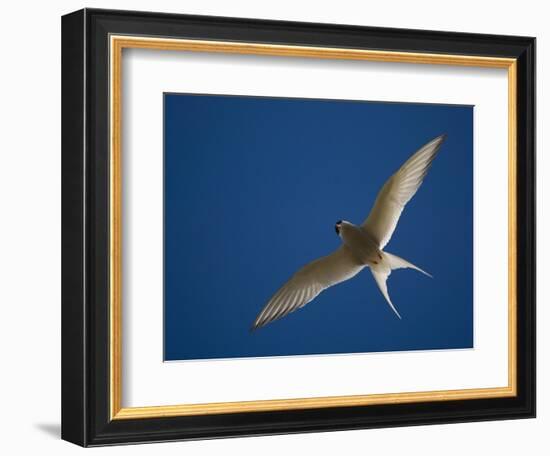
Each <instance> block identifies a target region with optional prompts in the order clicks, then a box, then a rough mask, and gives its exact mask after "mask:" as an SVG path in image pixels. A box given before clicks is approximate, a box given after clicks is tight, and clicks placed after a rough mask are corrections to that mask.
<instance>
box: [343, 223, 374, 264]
mask: <svg viewBox="0 0 550 456" xmlns="http://www.w3.org/2000/svg"><path fill="white" fill-rule="evenodd" d="M338 234H339V236H340V238H342V242H343V243H344V244H345V245H346V246H347V247H348V248H349V250H350V252H352V254H353V255H354V256H355V257H356V258H357V259H358V260H359V261H360V262H361V264H364V265H365V266H376V265H377V264H379V263H380V261H381V260H382V251H381V250H380V249H379V246H378V242H376V240H374V239H373V238H372V236H371V235H370V234H369V233H368V232H367V231H366V230H365V229H364V228H362V227H360V226H357V225H354V224H353V223H350V222H346V221H342V222H340V224H339V230H338Z"/></svg>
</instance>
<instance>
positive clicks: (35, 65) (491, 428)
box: [0, 0, 550, 456]
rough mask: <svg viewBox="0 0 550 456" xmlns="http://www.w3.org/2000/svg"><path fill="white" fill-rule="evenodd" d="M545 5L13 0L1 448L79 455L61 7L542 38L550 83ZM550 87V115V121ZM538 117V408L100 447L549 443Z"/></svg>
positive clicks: (484, 447) (3, 174)
mask: <svg viewBox="0 0 550 456" xmlns="http://www.w3.org/2000/svg"><path fill="white" fill-rule="evenodd" d="M544 5H545V2H542V1H534V0H533V1H531V0H523V1H521V2H517V1H516V2H508V1H487V2H481V1H479V0H477V1H469V0H460V1H455V2H442V1H422V0H420V1H410V0H409V1H406V0H403V1H401V0H399V1H393V2H390V1H386V2H380V1H377V2H367V1H362V2H352V1H347V0H338V1H322V2H321V1H313V0H308V1H302V2H298V1H296V0H294V1H283V0H278V1H271V2H269V3H267V2H261V1H253V0H250V1H247V0H231V1H227V0H226V1H224V0H187V1H183V0H180V1H177V2H176V1H172V2H171V1H168V0H155V1H152V0H148V1H145V0H103V1H94V0H88V1H87V2H84V3H81V2H79V1H70V0H66V1H54V2H36V4H34V5H33V4H32V3H31V2H23V1H20V2H17V3H16V2H9V3H8V2H4V4H3V8H2V15H1V21H0V34H1V38H2V39H1V40H0V49H1V54H0V55H1V57H2V65H1V68H0V80H1V84H0V125H1V129H0V158H1V160H0V195H1V196H0V198H1V205H0V208H1V211H2V212H1V224H0V234H1V235H0V277H1V278H2V279H1V281H0V305H1V306H2V310H3V314H2V318H1V319H0V353H1V361H2V367H1V368H0V370H1V374H0V386H1V387H0V421H1V423H0V429H1V434H0V435H1V437H0V448H1V449H2V453H4V454H23V453H30V452H31V451H34V452H36V453H38V452H40V453H42V452H44V453H52V454H71V453H72V452H77V451H78V448H77V447H75V446H73V445H71V444H68V443H66V442H62V441H61V440H59V437H58V434H59V420H60V418H59V416H60V413H59V408H60V405H59V404H60V372H59V371H60V367H59V365H60V191H61V185H60V65H61V61H60V16H61V15H62V14H64V13H67V12H70V11H73V10H76V9H79V8H81V7H83V6H88V7H99V8H116V9H139V10H151V9H154V10H157V11H167V12H178V13H193V14H211V15H223V16H241V17H256V18H265V19H288V20H298V21H312V22H332V23H349V24H360V25H374V26H389V27H407V28H419V29H435V30H451V31H467V32H481V33H497V34H520V35H531V36H536V37H537V38H538V43H537V44H538V81H544V80H549V77H550V75H549V74H548V73H549V72H550V70H549V69H548V68H550V67H549V59H550V55H549V51H548V49H549V44H548V42H549V41H550V29H549V28H548V20H547V18H548V12H547V11H545V10H546V8H545V7H544ZM549 101H550V100H549V95H548V93H547V92H546V91H545V90H544V86H543V84H542V83H539V84H538V106H539V108H538V118H539V122H538V125H539V126H541V125H542V121H544V119H548V118H550V112H549V108H550V103H549ZM544 133H545V132H544V131H543V129H542V127H540V128H538V150H539V154H538V175H539V183H538V202H539V204H538V233H539V238H538V248H539V263H538V277H539V280H538V282H539V292H538V303H539V306H538V321H539V325H538V327H539V333H538V334H539V337H538V359H539V366H538V382H539V391H538V418H537V419H536V420H521V421H505V422H488V423H473V424H458V425H456V424H455V425H443V426H429V427H414V428H400V429H382V430H369V431H353V432H349V431H348V432H337V433H324V434H308V435H293V436H277V437H261V438H247V439H230V440H217V441H205V442H187V443H170V444H157V445H155V446H154V447H151V446H149V445H141V446H132V447H121V448H118V449H117V450H114V449H111V448H102V449H99V450H93V451H94V454H105V453H107V452H112V451H118V452H120V454H130V452H132V454H149V453H151V452H152V451H154V452H155V453H156V454H180V453H182V452H187V453H186V454H197V455H205V454H220V453H223V454H237V453H243V454H262V455H266V454H280V453H283V454H284V453H287V454H299V453H300V452H306V453H307V454H309V453H316V454H334V453H340V454H367V453H368V454H381V453H383V454H390V455H391V454H400V453H406V454H408V455H409V454H411V455H416V454H419V455H420V454H421V455H432V454H433V455H441V454H444V455H446V456H450V455H461V456H463V455H464V454H465V452H473V454H518V453H522V454H535V455H536V454H543V452H544V450H543V449H546V451H548V448H549V447H550V443H549V442H548V437H547V434H548V429H550V394H549V393H548V389H547V388H545V385H547V384H548V383H549V381H550V378H549V369H548V365H549V362H548V356H549V348H550V336H549V334H548V333H545V332H544V329H545V326H544V324H543V323H542V322H545V321H547V320H548V317H549V312H548V310H547V309H546V307H545V305H546V303H547V301H548V299H549V298H550V296H549V289H548V282H549V281H548V278H547V275H548V273H549V272H550V269H549V265H548V260H547V258H545V257H547V256H548V254H550V251H549V243H548V240H547V239H548V238H547V237H546V236H544V233H545V232H548V231H549V230H550V226H549V224H550V220H549V219H548V205H547V207H546V208H544V207H543V203H544V202H545V201H547V199H548V197H549V196H550V195H549V194H548V192H549V190H550V184H548V183H544V182H543V179H542V177H541V176H546V173H548V172H550V169H549V163H550V161H549V159H548V157H547V156H546V155H545V154H543V153H542V151H543V150H544V143H543V137H544Z"/></svg>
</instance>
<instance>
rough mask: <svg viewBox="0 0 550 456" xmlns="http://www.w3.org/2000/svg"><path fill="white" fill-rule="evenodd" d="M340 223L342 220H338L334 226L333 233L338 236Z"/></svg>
mask: <svg viewBox="0 0 550 456" xmlns="http://www.w3.org/2000/svg"><path fill="white" fill-rule="evenodd" d="M341 223H342V220H338V221H337V222H336V225H334V231H336V234H340V224H341Z"/></svg>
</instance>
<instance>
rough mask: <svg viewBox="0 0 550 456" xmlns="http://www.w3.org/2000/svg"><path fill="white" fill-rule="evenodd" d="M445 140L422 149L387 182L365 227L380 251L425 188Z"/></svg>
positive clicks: (442, 138)
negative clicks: (427, 175) (429, 171)
mask: <svg viewBox="0 0 550 456" xmlns="http://www.w3.org/2000/svg"><path fill="white" fill-rule="evenodd" d="M445 137H446V135H441V136H438V137H437V138H435V139H432V140H431V141H430V142H429V143H428V144H426V145H424V146H423V147H421V148H420V149H419V150H418V151H417V152H416V153H415V154H414V155H413V156H412V157H411V158H409V159H408V160H407V161H406V162H405V163H404V164H403V166H401V168H399V170H398V171H397V172H396V173H395V174H394V175H393V176H392V177H390V178H389V179H388V180H387V181H386V183H385V184H384V186H383V187H382V189H381V190H380V192H379V193H378V196H377V197H376V201H375V203H374V206H373V208H372V210H371V211H370V214H369V216H368V217H367V219H366V220H365V221H364V222H363V225H362V227H363V228H364V229H365V230H366V231H367V232H368V233H369V234H370V235H371V236H372V237H373V238H374V239H375V240H376V241H377V242H378V245H379V248H380V249H383V248H384V246H385V245H386V244H387V243H388V242H389V240H390V239H391V237H392V234H393V232H394V231H395V227H396V226H397V222H398V221H399V217H400V216H401V212H403V209H404V208H405V205H406V204H407V203H408V202H409V201H410V199H411V198H412V197H413V196H414V194H415V193H416V191H417V190H418V188H419V187H420V185H421V184H422V181H423V180H424V178H425V177H426V174H427V173H428V170H429V169H430V165H431V164H432V161H433V159H434V158H435V156H436V155H437V152H438V151H439V148H440V147H441V144H442V143H443V141H444V140H445Z"/></svg>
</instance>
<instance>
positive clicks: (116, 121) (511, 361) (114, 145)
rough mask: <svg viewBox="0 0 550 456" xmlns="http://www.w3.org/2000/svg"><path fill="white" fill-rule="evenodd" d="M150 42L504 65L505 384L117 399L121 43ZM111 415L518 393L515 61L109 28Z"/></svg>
mask: <svg viewBox="0 0 550 456" xmlns="http://www.w3.org/2000/svg"><path fill="white" fill-rule="evenodd" d="M129 48H133V49H154V50H163V51H192V52H211V53H229V54H252V55H269V56H285V57H300V58H317V59H338V60H366V61H374V62H397V63H416V64H431V65H453V66H470V67H484V68H505V69H507V70H508V188H509V190H508V385H507V386H504V387H495V388H475V389H461V390H442V391H422V392H402V393H388V394H366V395H353V396H330V397H311V398H296V399H274V400H260V401H243V402H221V403H203V404H180V405H169V406H149V407H124V408H123V407H122V359H121V357H122V254H121V250H122V144H121V127H122V102H121V101H122V51H123V49H129ZM109 51H110V93H109V98H110V100H109V101H110V222H111V223H110V245H109V249H110V303H109V304H110V308H109V309H110V310H109V316H110V341H109V342H110V344H109V345H110V415H111V419H117V420H118V419H136V418H159V417H175V416H189V415H209V414H222V413H238V412H260V411H262V412H265V411H275V410H291V409H294V410H296V409H313V408H327V407H344V406H364V405H375V404H397V403H413V402H425V401H449V400H459V399H488V398H500V397H511V396H515V395H516V394H517V334H516V325H517V288H516V286H517V247H516V246H517V193H516V192H517V188H516V184H517V136H516V135H517V133H516V129H517V74H516V73H517V61H516V60H515V59H511V58H497V57H484V56H469V55H451V54H427V53H415V52H388V51H375V50H363V49H345V48H343V49H341V48H330V47H313V46H311V47H310V46H288V45H277V44H257V43H243V42H227V41H205V40H187V39H171V38H152V37H137V36H118V35H112V36H110V46H109Z"/></svg>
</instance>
